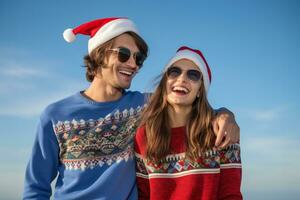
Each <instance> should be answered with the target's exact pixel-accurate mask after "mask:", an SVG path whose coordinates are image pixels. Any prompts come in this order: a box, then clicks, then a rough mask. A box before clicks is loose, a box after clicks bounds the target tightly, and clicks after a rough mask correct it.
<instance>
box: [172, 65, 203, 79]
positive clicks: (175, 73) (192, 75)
mask: <svg viewBox="0 0 300 200" xmlns="http://www.w3.org/2000/svg"><path fill="white" fill-rule="evenodd" d="M182 72H183V70H182V69H181V68H180V67H177V66H171V67H169V68H168V70H167V76H168V78H171V79H173V78H177V77H179V76H180V75H181V74H182ZM186 75H187V77H188V79H189V80H191V81H194V82H197V81H199V80H200V79H201V77H202V74H201V72H200V71H199V70H195V69H189V70H187V71H186Z"/></svg>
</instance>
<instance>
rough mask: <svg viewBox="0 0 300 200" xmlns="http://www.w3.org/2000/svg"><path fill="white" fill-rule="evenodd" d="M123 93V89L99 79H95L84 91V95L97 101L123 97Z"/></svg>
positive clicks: (114, 99)
mask: <svg viewBox="0 0 300 200" xmlns="http://www.w3.org/2000/svg"><path fill="white" fill-rule="evenodd" d="M122 93H123V89H119V88H115V87H113V86H111V85H108V84H106V83H104V82H103V81H102V80H99V79H94V80H93V82H92V83H91V85H90V86H89V87H88V89H86V90H85V91H84V95H86V96H87V97H88V98H89V99H91V100H93V101H96V102H109V101H116V100H118V99H119V98H121V96H122Z"/></svg>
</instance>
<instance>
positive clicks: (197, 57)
mask: <svg viewBox="0 0 300 200" xmlns="http://www.w3.org/2000/svg"><path fill="white" fill-rule="evenodd" d="M181 59H188V60H191V61H193V62H194V63H195V64H196V65H197V66H198V67H199V69H200V71H201V73H202V75H203V82H204V86H205V91H206V93H207V92H208V89H209V86H210V83H211V71H210V68H209V66H208V64H207V62H206V59H205V57H204V56H203V54H202V52H201V51H200V50H197V49H192V48H190V47H187V46H182V47H180V48H179V49H178V50H177V52H176V54H175V56H174V57H173V58H171V60H170V61H169V62H168V64H167V65H166V66H165V71H166V70H167V69H168V68H169V67H171V66H172V65H173V64H174V63H175V62H176V61H178V60H181Z"/></svg>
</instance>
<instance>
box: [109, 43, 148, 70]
mask: <svg viewBox="0 0 300 200" xmlns="http://www.w3.org/2000/svg"><path fill="white" fill-rule="evenodd" d="M109 51H114V52H117V53H118V60H119V61H120V62H122V63H124V62H127V61H128V60H129V58H130V56H131V55H133V58H134V60H135V63H136V65H137V66H139V67H142V65H143V63H144V60H145V59H146V55H144V54H143V53H141V52H134V53H132V52H131V51H130V49H128V48H125V47H119V48H116V49H109Z"/></svg>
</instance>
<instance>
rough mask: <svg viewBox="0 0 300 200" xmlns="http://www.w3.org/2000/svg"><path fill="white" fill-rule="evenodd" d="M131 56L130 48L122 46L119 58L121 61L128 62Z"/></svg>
mask: <svg viewBox="0 0 300 200" xmlns="http://www.w3.org/2000/svg"><path fill="white" fill-rule="evenodd" d="M129 58H130V50H129V49H127V48H120V49H119V54H118V59H119V61H120V62H126V61H127V60H128V59H129Z"/></svg>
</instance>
